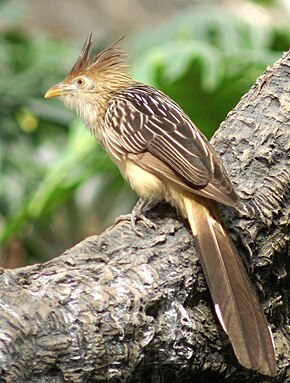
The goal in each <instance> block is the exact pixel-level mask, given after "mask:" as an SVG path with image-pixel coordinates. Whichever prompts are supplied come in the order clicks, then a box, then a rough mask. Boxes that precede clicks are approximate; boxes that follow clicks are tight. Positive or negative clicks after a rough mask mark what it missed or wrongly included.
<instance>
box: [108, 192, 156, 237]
mask: <svg viewBox="0 0 290 383" xmlns="http://www.w3.org/2000/svg"><path fill="white" fill-rule="evenodd" d="M151 205H152V203H148V202H146V201H144V200H142V199H140V200H139V201H138V202H137V204H136V206H135V207H134V209H133V210H132V213H131V214H125V215H121V216H120V217H118V218H117V219H116V220H115V223H119V222H121V221H130V222H131V225H132V230H133V231H134V233H135V234H136V235H138V237H141V238H144V235H143V234H142V233H141V232H140V231H139V230H138V229H137V221H141V222H143V224H144V225H145V226H146V227H147V228H149V229H153V230H157V225H156V224H155V223H154V222H152V221H151V220H150V219H149V218H147V217H145V215H144V214H143V213H142V210H143V209H144V208H148V206H151Z"/></svg>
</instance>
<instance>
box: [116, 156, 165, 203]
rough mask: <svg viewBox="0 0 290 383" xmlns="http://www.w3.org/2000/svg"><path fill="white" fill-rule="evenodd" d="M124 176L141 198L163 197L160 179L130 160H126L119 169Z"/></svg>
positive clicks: (162, 186) (159, 198) (162, 185)
mask: <svg viewBox="0 0 290 383" xmlns="http://www.w3.org/2000/svg"><path fill="white" fill-rule="evenodd" d="M121 171H122V173H123V175H124V177H125V178H126V179H127V181H128V182H129V183H130V185H131V187H132V189H134V190H135V191H136V193H137V194H138V195H139V196H140V197H141V198H143V199H147V200H152V199H154V200H155V199H157V200H161V199H164V198H165V190H164V184H163V183H162V182H161V180H160V179H159V178H158V177H157V176H155V175H154V174H152V173H149V172H148V171H147V170H144V169H142V168H140V166H138V165H135V164H134V163H133V162H131V161H128V160H127V161H126V164H125V167H124V169H122V170H121Z"/></svg>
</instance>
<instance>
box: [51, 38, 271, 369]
mask: <svg viewBox="0 0 290 383" xmlns="http://www.w3.org/2000/svg"><path fill="white" fill-rule="evenodd" d="M90 47H91V37H90V38H89V39H88V41H87V42H86V44H85V46H84V48H83V51H82V53H81V55H80V56H79V58H78V60H77V62H76V63H75V65H74V66H73V69H72V70H71V72H70V73H69V74H68V75H67V77H66V78H65V79H64V80H63V81H62V82H61V83H59V84H57V85H56V86H54V87H52V88H51V89H50V90H48V92H47V93H46V97H57V96H61V97H62V98H63V100H64V102H65V104H66V105H67V106H69V107H70V108H73V109H75V110H76V111H77V113H78V114H79V115H80V116H81V117H82V118H83V120H84V122H85V124H86V126H87V128H88V129H89V130H90V131H91V133H92V134H93V135H94V136H95V137H96V139H97V140H98V141H99V142H100V143H101V144H102V145H103V147H104V148H105V149H106V150H107V151H108V153H109V155H110V156H111V158H112V160H113V161H114V162H115V163H116V164H117V165H118V167H119V169H120V171H121V172H122V174H123V176H124V177H125V178H126V179H127V180H128V182H129V183H130V184H131V186H132V187H133V188H134V189H135V190H136V192H137V193H138V194H139V196H140V197H141V198H143V199H146V200H155V199H165V200H166V201H168V202H169V203H171V204H172V205H173V206H175V207H176V208H177V209H178V210H179V211H180V213H181V214H182V215H183V216H184V217H185V218H188V220H189V223H190V226H191V229H192V233H193V235H194V237H195V239H196V243H197V248H198V250H199V255H200V261H201V265H202V267H203V271H204V274H205V277H206V280H207V283H208V286H209V289H210V292H211V296H212V299H213V302H214V305H215V310H216V313H217V316H218V318H219V321H220V323H221V325H222V327H223V328H224V330H225V331H226V332H227V334H228V336H229V339H230V341H231V344H232V346H233V349H234V352H235V354H236V356H237V359H238V360H239V362H240V363H241V364H242V365H243V366H245V367H247V368H250V369H253V370H257V371H259V372H261V373H263V374H266V375H269V376H274V375H275V374H276V362H275V353H274V347H273V343H272V339H271V332H270V331H269V328H268V325H267V321H266V319H265V316H264V313H263V310H262V307H261V305H260V304H259V301H258V299H257V297H256V294H255V291H254V289H253V287H252V285H251V283H250V280H249V278H248V276H247V274H246V271H245V269H244V267H243V264H242V262H241V260H240V259H239V256H238V253H237V250H236V248H235V246H234V244H233V242H232V240H231V239H230V237H229V235H228V234H227V233H226V231H225V229H224V228H223V226H222V224H221V221H220V217H219V213H218V208H217V205H216V202H220V203H224V204H227V205H230V206H233V207H235V208H239V199H238V196H237V194H236V193H235V191H234V190H233V186H232V183H231V181H230V179H229V177H228V175H227V173H226V171H225V168H224V166H223V165H222V162H221V160H220V159H219V157H218V156H217V154H216V153H215V151H214V150H213V148H212V147H211V145H210V143H209V142H208V141H207V139H206V138H205V137H204V136H203V135H202V133H201V132H200V131H199V130H198V129H197V127H196V126H195V125H194V124H193V123H192V122H191V120H190V119H189V117H188V116H187V115H186V114H185V113H184V111H183V110H182V109H181V108H180V107H179V106H178V105H177V104H176V103H175V102H174V101H172V100H171V99H170V98H169V97H167V96H166V95H165V94H163V93H162V92H160V91H158V90H157V89H155V88H152V87H149V86H147V85H144V84H141V83H138V82H136V81H134V80H132V79H131V78H130V76H129V75H128V72H127V67H126V64H125V63H124V59H125V54H124V52H123V51H121V50H120V48H119V47H118V45H113V46H111V47H109V48H107V49H105V50H104V51H102V52H101V53H99V54H98V55H96V56H94V57H93V58H89V50H90Z"/></svg>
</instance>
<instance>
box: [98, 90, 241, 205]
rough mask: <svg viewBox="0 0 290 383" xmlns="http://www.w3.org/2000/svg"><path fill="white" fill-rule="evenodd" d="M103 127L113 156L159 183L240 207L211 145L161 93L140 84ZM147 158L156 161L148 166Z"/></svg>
mask: <svg viewBox="0 0 290 383" xmlns="http://www.w3.org/2000/svg"><path fill="white" fill-rule="evenodd" d="M105 127H106V137H107V139H106V141H107V144H106V143H105V146H106V147H107V149H108V150H109V152H110V153H111V155H112V156H113V157H116V158H117V157H118V156H119V157H122V156H126V157H128V158H130V159H131V160H132V161H136V163H137V164H138V165H139V166H141V167H143V168H144V169H146V170H149V171H150V172H153V173H155V174H158V175H159V176H160V177H161V178H162V177H163V178H165V179H168V178H170V177H169V176H168V175H169V174H171V176H172V175H173V178H176V180H177V182H178V183H179V185H182V186H184V188H185V189H186V190H187V191H188V190H189V191H191V192H194V193H197V194H200V195H203V196H206V197H208V198H211V199H214V200H217V201H219V202H222V203H225V204H229V205H233V206H237V205H238V197H237V195H236V193H235V192H234V190H233V187H232V183H231V181H230V179H229V177H228V176H227V173H226V171H225V169H224V167H223V165H222V163H221V161H220V160H219V158H218V157H217V155H216V153H215V152H214V150H213V149H212V147H211V145H210V144H209V143H208V141H207V140H206V138H205V137H204V136H203V134H202V133H201V132H200V131H199V130H198V129H197V128H196V126H195V125H194V124H193V123H192V122H191V121H190V119H189V117H188V116H187V115H186V114H185V113H184V112H183V111H182V110H181V109H180V107H179V106H178V105H177V104H176V103H175V102H174V101H172V100H171V99H169V98H168V97H167V96H165V95H164V94H162V93H161V92H159V91H157V90H155V89H154V88H151V87H147V86H142V85H140V86H139V87H136V86H134V88H128V89H127V90H125V91H122V92H121V93H119V94H118V97H115V98H113V99H112V100H111V102H110V104H109V107H108V111H107V113H106V116H105ZM149 153H150V154H151V155H153V156H154V157H155V158H157V159H158V161H154V162H152V161H148V158H149V157H150V156H148V154H149ZM151 158H152V156H151ZM158 164H159V165H160V166H159V165H158ZM171 178H172V177H171ZM170 181H172V179H170Z"/></svg>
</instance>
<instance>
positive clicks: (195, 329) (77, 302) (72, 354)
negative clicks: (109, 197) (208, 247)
mask: <svg viewBox="0 0 290 383" xmlns="http://www.w3.org/2000/svg"><path fill="white" fill-rule="evenodd" d="M289 75H290V52H288V53H286V54H285V55H284V56H283V57H282V59H281V60H279V61H278V62H276V63H275V64H274V65H273V66H272V67H269V68H268V69H267V70H266V72H265V74H264V75H263V76H261V77H260V78H259V79H258V80H257V81H256V83H255V85H254V86H253V87H252V88H251V89H250V91H249V92H248V93H247V94H246V95H245V96H244V97H243V98H242V99H241V101H240V103H239V104H238V105H237V107H236V108H235V109H234V110H233V111H232V112H231V113H230V114H229V115H228V117H227V118H226V120H225V122H224V123H222V125H221V127H220V129H219V130H218V131H217V133H216V134H215V136H214V138H213V139H212V144H213V146H214V147H215V149H216V150H217V152H218V153H219V154H220V155H221V157H222V159H223V162H224V164H225V166H226V167H227V170H228V172H229V174H230V175H231V178H232V180H233V183H234V185H235V187H236V190H237V192H238V194H239V195H240V197H241V200H242V202H243V204H244V207H245V214H239V213H237V212H236V211H234V210H233V209H230V208H227V207H223V208H222V212H223V216H224V221H225V225H226V227H227V228H228V230H229V232H230V235H231V236H232V238H233V240H234V242H235V244H236V246H237V247H238V250H239V253H240V255H241V257H242V259H243V261H244V263H245V265H246V267H247V270H248V272H249V275H250V277H251V280H252V282H253V284H254V286H255V288H256V290H257V293H258V296H259V298H260V301H261V303H262V304H263V307H264V309H265V314H266V316H267V319H268V322H269V325H270V326H271V328H272V330H273V335H274V340H275V346H276V357H277V363H278V369H279V373H278V376H277V378H274V379H269V378H267V377H265V376H262V375H259V374H256V373H254V372H251V371H249V370H246V369H244V368H243V367H241V366H240V365H239V364H238V362H237V361H236V359H235V357H234V354H233V351H232V348H231V346H230V344H229V341H228V339H227V336H226V335H225V334H224V332H223V331H222V329H221V326H220V325H219V323H218V321H217V318H216V317H215V315H214V311H213V306H212V302H211V299H210V295H209V292H208V288H207V286H206V284H205V280H204V277H203V273H202V270H201V267H200V265H199V261H198V258H197V253H196V249H195V244H194V240H193V238H192V235H191V233H190V231H189V227H188V225H187V223H186V222H184V221H183V220H181V219H180V217H178V215H177V214H176V212H175V211H174V210H173V209H171V208H169V207H168V206H167V205H165V204H161V205H159V206H158V207H155V208H154V209H151V210H150V211H149V212H148V214H147V216H148V218H150V219H151V220H152V221H154V222H155V223H156V224H157V226H158V230H157V231H154V230H152V229H149V228H146V227H145V226H144V225H143V224H142V223H140V224H139V225H138V228H139V230H140V232H141V233H142V234H143V235H144V238H141V237H138V236H136V235H135V234H134V232H133V231H132V229H131V225H130V222H129V221H121V222H120V223H118V224H116V225H115V226H113V227H111V228H109V229H108V230H106V231H105V232H104V233H103V234H102V235H100V236H93V237H90V238H87V239H85V240H84V241H83V242H81V243H79V244H78V245H76V246H75V247H74V248H72V249H69V250H67V251H66V252H65V253H64V254H63V255H61V256H60V257H58V258H55V259H53V260H52V261H50V262H47V263H45V264H39V265H34V266H28V267H24V268H21V269H16V270H2V275H0V279H1V282H0V291H1V292H0V294H1V295H0V296H1V299H0V307H1V311H0V382H7V383H12V382H13V383H20V382H25V383H30V382H38V383H44V382H50V383H60V382H74V383H77V382H85V383H89V382H111V383H112V382H130V383H133V382H134V383H135V382H143V383H145V382H168V383H169V382H173V383H175V382H176V383H177V382H180V383H181V382H182V383H184V382H189V381H190V382H193V381H194V382H221V381H225V379H226V381H227V382H228V383H233V382H240V381H243V382H246V381H247V382H251V383H252V382H269V381H271V382H290V369H289V360H290V336H289V291H290V280H289V253H288V248H287V246H288V245H289V242H288V241H289V231H288V230H287V225H288V224H289V190H288V186H289V172H290V170H289V146H290V120H289V117H290V97H289V94H290V85H289V84H290V82H289ZM287 161H288V163H287ZM287 256H288V257H287Z"/></svg>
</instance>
